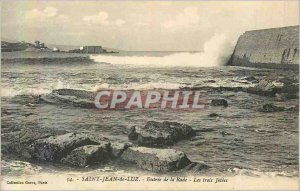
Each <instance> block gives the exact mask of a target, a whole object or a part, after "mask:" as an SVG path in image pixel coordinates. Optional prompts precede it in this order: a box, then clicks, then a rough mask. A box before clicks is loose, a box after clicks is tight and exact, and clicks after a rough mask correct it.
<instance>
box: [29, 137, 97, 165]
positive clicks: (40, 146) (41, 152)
mask: <svg viewBox="0 0 300 191" xmlns="http://www.w3.org/2000/svg"><path fill="white" fill-rule="evenodd" d="M97 144H99V143H97V142H95V141H94V140H91V139H90V138H89V137H88V136H87V135H84V134H75V133H67V134H64V135H58V136H51V137H48V138H45V139H39V140H36V141H34V142H33V144H31V146H30V147H31V148H30V155H31V157H32V158H33V159H36V160H38V161H59V160H60V159H62V158H63V157H64V156H66V155H67V154H68V153H70V152H71V151H72V150H73V149H75V148H77V147H81V146H85V145H97Z"/></svg>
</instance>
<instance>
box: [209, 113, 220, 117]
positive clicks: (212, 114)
mask: <svg viewBox="0 0 300 191" xmlns="http://www.w3.org/2000/svg"><path fill="white" fill-rule="evenodd" d="M208 117H219V114H217V113H210V114H209V115H208Z"/></svg>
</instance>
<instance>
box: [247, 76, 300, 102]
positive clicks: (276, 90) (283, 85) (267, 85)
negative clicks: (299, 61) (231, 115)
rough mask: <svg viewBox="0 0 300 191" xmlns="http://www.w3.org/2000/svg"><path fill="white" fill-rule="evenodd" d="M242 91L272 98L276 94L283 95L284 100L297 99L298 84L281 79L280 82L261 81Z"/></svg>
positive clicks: (290, 80)
mask: <svg viewBox="0 0 300 191" xmlns="http://www.w3.org/2000/svg"><path fill="white" fill-rule="evenodd" d="M244 91H246V92H248V93H253V94H257V95H262V96H270V97H274V96H275V95H276V94H278V95H280V94H282V95H285V96H286V94H285V93H288V94H289V95H288V96H286V97H285V98H286V99H291V98H295V97H296V98H297V97H298V93H299V83H298V82H297V81H295V80H293V79H288V78H283V79H280V80H270V79H262V80H260V81H259V82H258V84H256V85H255V86H254V87H249V88H246V89H245V90H244Z"/></svg>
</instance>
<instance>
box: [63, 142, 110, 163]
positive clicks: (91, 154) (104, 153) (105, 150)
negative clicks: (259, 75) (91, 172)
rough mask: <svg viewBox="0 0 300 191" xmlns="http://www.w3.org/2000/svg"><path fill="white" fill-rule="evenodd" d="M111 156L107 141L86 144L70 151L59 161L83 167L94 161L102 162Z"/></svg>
mask: <svg viewBox="0 0 300 191" xmlns="http://www.w3.org/2000/svg"><path fill="white" fill-rule="evenodd" d="M110 158H111V148H110V143H109V142H103V143H101V144H100V145H86V146H82V147H78V148H76V149H74V150H72V151H71V153H70V154H68V155H67V156H66V157H64V158H63V159H62V160H61V162H62V163H64V164H68V165H72V166H79V167H85V166H88V165H91V164H95V163H103V162H106V161H108V160H109V159H110Z"/></svg>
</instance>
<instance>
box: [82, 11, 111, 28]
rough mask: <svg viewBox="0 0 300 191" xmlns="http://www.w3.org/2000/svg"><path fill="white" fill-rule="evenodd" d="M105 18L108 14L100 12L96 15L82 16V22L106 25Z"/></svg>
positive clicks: (107, 22)
mask: <svg viewBox="0 0 300 191" xmlns="http://www.w3.org/2000/svg"><path fill="white" fill-rule="evenodd" d="M107 18H108V14H107V13H106V12H103V11H101V12H99V13H98V14H97V15H90V16H84V17H83V19H82V20H83V21H84V22H86V23H89V24H100V25H108V24H109V21H108V20H107Z"/></svg>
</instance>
